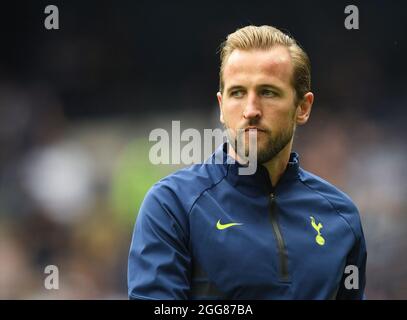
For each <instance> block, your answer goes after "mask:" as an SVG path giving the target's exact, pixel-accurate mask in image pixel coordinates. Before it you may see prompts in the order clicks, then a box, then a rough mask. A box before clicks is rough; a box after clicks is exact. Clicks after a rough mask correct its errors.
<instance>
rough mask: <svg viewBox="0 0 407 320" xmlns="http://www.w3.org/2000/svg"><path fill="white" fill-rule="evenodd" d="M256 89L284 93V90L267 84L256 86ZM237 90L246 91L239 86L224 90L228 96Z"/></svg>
mask: <svg viewBox="0 0 407 320" xmlns="http://www.w3.org/2000/svg"><path fill="white" fill-rule="evenodd" d="M257 88H260V89H264V88H271V89H274V90H277V91H278V92H280V93H283V92H284V90H283V89H282V88H281V87H279V86H276V85H273V84H268V83H265V84H260V85H258V86H257ZM238 89H246V88H245V87H244V86H241V85H234V86H231V87H230V88H228V89H227V90H226V92H227V93H228V94H229V93H230V92H231V91H233V90H238Z"/></svg>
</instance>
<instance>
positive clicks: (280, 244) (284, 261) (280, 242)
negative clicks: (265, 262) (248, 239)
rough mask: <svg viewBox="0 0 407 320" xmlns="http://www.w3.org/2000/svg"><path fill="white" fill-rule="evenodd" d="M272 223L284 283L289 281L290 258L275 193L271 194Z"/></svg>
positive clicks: (281, 277)
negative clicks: (280, 223)
mask: <svg viewBox="0 0 407 320" xmlns="http://www.w3.org/2000/svg"><path fill="white" fill-rule="evenodd" d="M270 221H271V225H272V227H273V232H274V236H275V238H276V240H277V249H278V256H279V262H280V279H281V280H282V281H284V282H288V281H289V274H288V258H287V249H286V246H285V243H284V238H283V235H282V233H281V229H280V225H279V224H278V221H277V206H276V197H275V195H274V193H271V194H270Z"/></svg>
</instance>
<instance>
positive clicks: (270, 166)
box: [263, 140, 293, 187]
mask: <svg viewBox="0 0 407 320" xmlns="http://www.w3.org/2000/svg"><path fill="white" fill-rule="evenodd" d="M292 144H293V141H292V140H291V141H290V142H289V143H287V145H286V146H285V147H284V149H282V150H281V151H280V152H279V153H278V154H277V155H276V156H275V157H274V158H273V159H271V160H269V161H267V162H266V163H263V166H264V167H265V168H266V169H267V171H268V173H269V177H270V180H271V183H272V185H273V187H275V186H276V184H277V183H278V181H279V180H280V178H281V176H282V175H283V173H284V171H285V170H286V168H287V164H288V161H289V160H290V154H291V149H292Z"/></svg>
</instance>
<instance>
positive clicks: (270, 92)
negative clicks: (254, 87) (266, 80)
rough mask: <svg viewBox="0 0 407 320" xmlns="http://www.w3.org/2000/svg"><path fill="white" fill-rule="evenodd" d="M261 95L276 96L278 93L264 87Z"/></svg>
mask: <svg viewBox="0 0 407 320" xmlns="http://www.w3.org/2000/svg"><path fill="white" fill-rule="evenodd" d="M261 95H262V96H264V97H267V98H271V97H276V96H277V93H276V92H274V91H273V90H270V89H262V90H261Z"/></svg>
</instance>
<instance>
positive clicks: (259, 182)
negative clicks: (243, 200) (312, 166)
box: [213, 142, 300, 196]
mask: <svg viewBox="0 0 407 320" xmlns="http://www.w3.org/2000/svg"><path fill="white" fill-rule="evenodd" d="M229 147H230V146H229ZM227 148H228V143H227V142H226V143H224V144H222V145H221V146H219V148H218V149H217V150H216V151H215V153H214V155H213V157H214V158H215V159H216V163H217V164H222V168H223V172H224V174H225V175H226V180H228V181H229V182H230V183H231V184H232V185H233V186H235V187H236V188H237V189H239V190H240V191H242V192H243V193H246V194H249V195H251V196H255V195H264V194H271V193H274V192H275V190H276V189H278V188H279V187H280V186H281V185H283V184H285V183H287V182H289V181H292V180H295V179H298V177H299V170H300V166H299V155H298V154H297V153H296V152H292V153H291V154H290V159H289V161H288V164H287V167H286V170H285V171H284V173H283V175H282V176H281V178H280V180H279V181H278V183H277V186H275V187H273V186H272V183H271V180H270V176H269V174H268V171H267V169H266V168H265V167H264V166H263V165H258V166H257V170H256V172H255V173H254V174H252V175H242V174H239V168H242V167H243V165H242V164H240V163H238V162H237V161H236V160H234V159H233V158H232V157H231V156H229V155H228V154H227Z"/></svg>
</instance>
